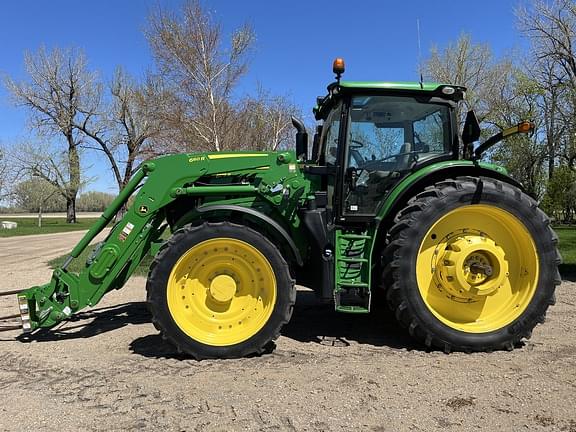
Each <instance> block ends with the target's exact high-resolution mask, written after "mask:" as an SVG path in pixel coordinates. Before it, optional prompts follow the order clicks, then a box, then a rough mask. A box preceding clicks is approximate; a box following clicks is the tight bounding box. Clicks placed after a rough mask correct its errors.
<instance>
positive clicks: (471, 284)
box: [436, 234, 508, 299]
mask: <svg viewBox="0 0 576 432" xmlns="http://www.w3.org/2000/svg"><path fill="white" fill-rule="evenodd" d="M436 274H437V276H438V278H439V279H440V281H441V285H442V286H443V287H444V288H446V289H447V291H448V292H449V293H450V294H451V295H453V296H456V297H460V298H467V299H470V298H474V297H478V296H487V295H491V294H494V293H495V292H496V291H497V290H498V288H500V287H501V286H502V284H503V283H504V281H505V280H506V277H507V276H508V262H507V261H506V258H505V253H504V250H503V249H502V248H501V247H500V246H498V245H497V244H496V243H495V242H494V241H493V240H492V239H491V238H489V237H487V236H485V235H477V234H467V235H460V236H457V237H455V238H453V239H452V240H449V241H448V242H447V245H446V248H445V251H444V253H443V255H442V256H441V257H440V260H439V265H438V266H437V267H436Z"/></svg>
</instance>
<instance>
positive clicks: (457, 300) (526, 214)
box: [384, 177, 561, 352]
mask: <svg viewBox="0 0 576 432" xmlns="http://www.w3.org/2000/svg"><path fill="white" fill-rule="evenodd" d="M556 246H557V237H556V235H555V234H554V232H553V231H552V230H551V228H550V224H549V219H548V218H547V217H546V215H545V214H544V213H543V212H542V211H541V210H540V209H538V207H537V204H536V202H535V201H534V200H532V199H531V198H530V197H528V196H527V195H525V194H524V193H522V192H521V191H520V190H519V189H517V188H515V187H514V186H511V185H509V184H507V183H503V182H500V181H497V180H494V179H490V178H472V177H468V178H458V179H456V180H447V181H443V182H440V183H437V184H436V185H434V186H432V187H429V188H427V189H426V190H425V191H424V192H422V193H420V194H418V195H417V196H416V197H414V198H413V199H412V200H411V201H410V202H409V203H408V206H407V207H406V208H404V209H403V210H402V211H400V213H399V214H398V215H397V216H396V219H395V225H394V226H393V227H392V228H391V230H390V243H389V245H388V246H387V248H386V250H385V252H384V253H385V257H386V261H387V262H388V264H387V267H386V268H385V270H384V275H385V281H384V284H385V286H386V287H387V295H386V297H387V301H388V304H389V306H390V307H391V309H392V310H393V311H394V312H395V315H396V318H397V319H398V321H399V322H400V323H401V324H402V325H403V326H404V327H406V328H407V329H408V331H409V333H410V334H411V335H412V336H413V337H414V338H416V339H418V340H419V341H421V342H423V343H424V344H425V345H426V346H427V347H429V348H431V347H437V348H440V349H442V350H444V351H446V352H450V351H453V350H455V351H466V352H470V351H491V350H498V349H513V348H514V346H515V345H517V344H518V343H519V342H520V341H521V340H522V339H523V338H529V337H530V336H531V333H532V329H533V328H534V327H535V326H536V325H537V324H538V323H540V322H543V321H544V317H545V314H546V310H547V308H548V306H550V305H552V304H554V290H555V286H556V285H558V284H560V275H559V272H558V264H560V262H561V260H560V255H559V253H558V251H557V247H556Z"/></svg>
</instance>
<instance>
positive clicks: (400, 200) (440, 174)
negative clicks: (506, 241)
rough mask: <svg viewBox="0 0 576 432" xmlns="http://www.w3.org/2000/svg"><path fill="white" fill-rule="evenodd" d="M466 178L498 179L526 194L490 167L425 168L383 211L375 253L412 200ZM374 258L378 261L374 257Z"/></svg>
mask: <svg viewBox="0 0 576 432" xmlns="http://www.w3.org/2000/svg"><path fill="white" fill-rule="evenodd" d="M466 176H468V177H490V178H495V179H498V180H501V181H503V182H506V183H509V184H511V185H513V186H515V187H517V188H519V189H520V190H522V191H524V187H523V186H522V184H521V183H519V182H518V181H516V180H515V179H513V178H512V177H510V176H508V175H507V174H506V171H505V170H503V169H502V168H500V167H496V166H495V165H491V164H487V163H482V162H480V163H475V162H472V161H467V160H460V161H449V162H441V163H438V164H434V165H430V166H427V167H425V168H422V169H421V170H419V171H416V172H414V173H412V174H410V175H409V176H408V177H406V178H404V179H403V180H402V181H401V182H399V183H398V184H397V185H396V186H395V187H394V189H393V190H392V192H391V193H390V194H389V195H388V197H387V198H386V199H385V201H384V203H383V205H382V207H380V211H379V212H378V215H377V216H376V224H375V226H374V231H373V235H376V241H374V242H373V244H372V253H373V254H374V252H376V253H377V254H378V253H379V249H380V248H381V246H382V245H383V244H384V243H385V242H384V236H385V235H386V233H387V231H388V229H389V228H390V227H391V226H392V224H393V223H394V217H395V216H396V214H397V213H398V212H399V211H400V210H401V209H402V208H404V207H405V206H406V204H407V203H408V201H409V200H410V198H412V197H413V196H415V195H417V194H418V193H420V192H422V191H423V190H424V189H425V188H426V187H427V186H431V185H433V184H435V183H437V182H440V181H442V180H445V179H450V178H456V177H466ZM378 245H381V246H380V247H379V246H378ZM373 257H374V258H376V257H375V256H374V255H373Z"/></svg>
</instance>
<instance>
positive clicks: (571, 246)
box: [554, 226, 576, 276]
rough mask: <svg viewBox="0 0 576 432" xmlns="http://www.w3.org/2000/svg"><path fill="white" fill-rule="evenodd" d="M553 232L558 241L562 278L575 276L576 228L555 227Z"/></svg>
mask: <svg viewBox="0 0 576 432" xmlns="http://www.w3.org/2000/svg"><path fill="white" fill-rule="evenodd" d="M554 231H556V234H558V238H559V239H560V254H562V264H561V265H560V273H562V276H568V275H570V276H574V275H576V227H568V226H557V227H554Z"/></svg>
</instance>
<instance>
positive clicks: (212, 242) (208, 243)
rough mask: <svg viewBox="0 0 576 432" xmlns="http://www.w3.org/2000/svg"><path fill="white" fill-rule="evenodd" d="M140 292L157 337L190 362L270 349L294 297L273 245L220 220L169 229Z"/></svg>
mask: <svg viewBox="0 0 576 432" xmlns="http://www.w3.org/2000/svg"><path fill="white" fill-rule="evenodd" d="M146 289H147V300H148V306H149V309H150V311H151V313H152V321H153V323H154V325H155V327H156V328H157V329H159V330H160V332H161V334H162V337H163V338H165V339H166V340H168V341H169V342H170V343H172V344H173V345H174V346H176V348H177V349H178V351H179V352H183V353H186V354H189V355H191V356H192V357H194V358H196V359H204V358H235V357H244V356H248V355H251V354H261V353H263V352H264V351H266V350H271V349H272V348H273V346H274V344H273V341H274V340H275V339H277V338H278V336H279V335H280V330H281V328H282V326H283V325H284V324H286V323H287V322H288V321H289V320H290V317H291V315H292V309H293V306H294V302H295V299H296V289H295V287H294V281H293V279H292V278H291V277H290V272H289V268H288V265H287V264H286V261H285V260H284V258H283V257H282V255H281V254H280V252H279V251H278V249H277V248H276V247H275V246H274V245H273V244H272V243H271V242H270V241H269V240H268V239H267V238H265V237H264V236H263V235H261V234H260V233H258V232H256V231H254V230H252V229H250V228H248V227H245V226H241V225H236V224H231V223H228V222H223V223H204V224H203V225H200V226H196V227H193V226H190V225H187V226H185V227H184V228H182V229H180V230H178V231H177V232H176V233H174V235H173V236H172V238H171V239H170V240H169V241H168V242H167V243H166V244H165V245H164V246H163V247H162V249H161V250H160V252H159V253H158V255H157V256H156V258H155V260H154V262H153V264H152V266H151V267H150V273H149V276H148V282H147V285H146Z"/></svg>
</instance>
